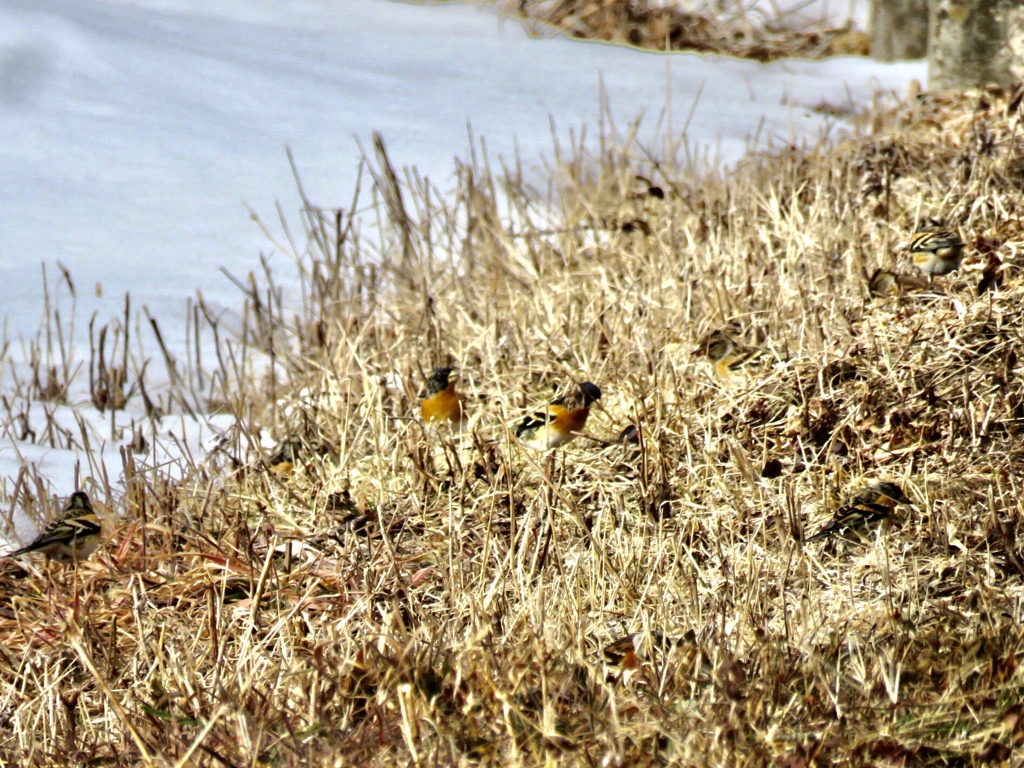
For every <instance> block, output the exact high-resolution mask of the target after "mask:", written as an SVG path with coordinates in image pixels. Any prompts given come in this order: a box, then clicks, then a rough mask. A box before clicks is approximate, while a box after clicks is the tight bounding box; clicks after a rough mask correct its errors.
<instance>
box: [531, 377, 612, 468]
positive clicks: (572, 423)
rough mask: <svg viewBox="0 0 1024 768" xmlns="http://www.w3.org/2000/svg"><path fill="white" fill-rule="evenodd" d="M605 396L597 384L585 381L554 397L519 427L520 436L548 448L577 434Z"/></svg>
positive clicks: (536, 446)
mask: <svg viewBox="0 0 1024 768" xmlns="http://www.w3.org/2000/svg"><path fill="white" fill-rule="evenodd" d="M600 399H601V390H600V389H598V388H597V385H595V384H591V383H590V382H589V381H585V382H583V383H582V384H580V385H579V387H578V388H576V389H575V391H572V392H570V393H569V394H567V395H565V396H564V397H560V398H558V399H557V400H555V401H553V402H552V403H551V405H549V406H548V407H547V408H546V409H545V410H542V411H535V412H533V413H531V414H530V415H529V416H527V417H526V418H525V419H523V422H522V423H521V424H520V425H519V426H518V427H516V437H518V438H519V440H520V442H522V444H523V445H525V446H526V447H527V448H531V449H532V450H535V451H548V450H551V449H552V448H559V447H561V446H563V445H565V444H566V443H568V442H569V441H570V440H572V439H573V438H575V437H576V435H577V434H578V433H579V431H580V430H581V429H583V427H584V426H585V425H586V423H587V417H588V416H589V415H590V406H591V405H593V404H594V403H595V402H597V401H598V400H600Z"/></svg>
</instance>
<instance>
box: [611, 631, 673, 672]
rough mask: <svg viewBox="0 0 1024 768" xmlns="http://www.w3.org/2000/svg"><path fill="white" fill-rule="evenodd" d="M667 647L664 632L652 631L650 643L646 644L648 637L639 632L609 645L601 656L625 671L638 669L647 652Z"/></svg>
mask: <svg viewBox="0 0 1024 768" xmlns="http://www.w3.org/2000/svg"><path fill="white" fill-rule="evenodd" d="M664 645H665V635H664V633H662V632H657V631H652V632H651V633H650V642H649V643H648V642H646V635H645V633H643V632H637V633H636V634H635V635H626V636H625V637H620V638H619V639H618V640H613V641H612V642H610V643H608V645H606V646H605V647H604V648H603V649H602V651H601V654H602V655H603V656H604V660H605V661H606V662H608V663H609V664H614V665H616V666H621V667H622V668H623V669H636V668H637V667H639V666H640V661H641V659H642V657H643V656H644V654H645V652H646V653H650V651H651V650H652V649H653V648H658V647H661V646H664Z"/></svg>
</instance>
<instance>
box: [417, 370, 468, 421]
mask: <svg viewBox="0 0 1024 768" xmlns="http://www.w3.org/2000/svg"><path fill="white" fill-rule="evenodd" d="M452 374H453V371H452V369H451V368H435V369H434V372H433V373H432V374H431V375H430V378H429V379H427V396H426V398H424V400H423V402H421V403H420V413H421V414H422V415H423V421H424V422H425V423H427V424H435V423H438V422H445V421H447V422H448V423H450V424H452V425H453V426H457V427H462V426H464V424H465V419H466V409H465V407H464V405H463V397H462V395H460V394H459V393H458V392H456V391H455V381H456V379H457V378H458V377H457V376H453V375H452Z"/></svg>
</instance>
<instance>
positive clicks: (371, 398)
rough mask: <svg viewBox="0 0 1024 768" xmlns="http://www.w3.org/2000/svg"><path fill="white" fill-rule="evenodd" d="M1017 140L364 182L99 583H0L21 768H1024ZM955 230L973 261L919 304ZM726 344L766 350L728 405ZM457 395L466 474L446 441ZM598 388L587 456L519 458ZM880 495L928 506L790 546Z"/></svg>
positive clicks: (964, 134) (86, 569)
mask: <svg viewBox="0 0 1024 768" xmlns="http://www.w3.org/2000/svg"><path fill="white" fill-rule="evenodd" d="M1020 104H1021V94H1020V93H1019V92H1017V93H1012V92H1004V91H987V92H984V93H975V94H969V95H966V96H962V97H949V98H946V99H943V98H936V97H932V96H929V95H921V96H919V97H917V98H915V99H912V100H911V101H909V102H908V103H905V104H902V105H900V106H898V107H897V108H895V109H890V110H882V109H878V110H876V111H875V112H873V113H872V114H870V115H867V116H865V118H864V122H863V125H862V128H861V129H860V130H859V132H858V135H854V136H850V137H847V138H845V139H842V140H840V141H838V142H835V143H833V144H830V145H822V146H818V147H811V148H809V149H806V150H805V149H796V148H791V149H785V150H783V151H780V152H777V153H774V154H762V155H756V156H750V157H748V158H747V159H746V160H744V161H743V162H742V163H741V164H740V165H739V166H738V167H737V168H736V169H734V171H733V172H731V173H729V174H728V175H727V176H720V175H717V174H714V173H710V174H706V175H705V176H703V177H700V178H698V177H697V176H695V175H694V174H692V173H689V172H687V171H686V170H685V169H684V168H681V167H679V166H677V165H674V164H673V163H672V161H671V159H670V158H665V159H663V160H662V161H661V162H654V161H653V160H652V159H651V155H650V153H649V151H648V150H646V149H645V148H643V147H640V146H638V145H637V144H636V143H635V142H634V141H632V140H630V138H629V137H628V136H625V137H620V138H619V139H617V140H614V139H613V137H612V136H610V135H606V136H604V137H602V138H601V140H600V146H590V147H588V148H586V149H584V148H581V147H564V146H563V147H562V148H561V150H560V152H559V154H558V157H557V162H556V163H555V165H556V167H555V176H554V179H555V181H554V182H553V184H552V187H551V189H549V190H547V191H546V192H544V193H539V192H537V191H535V190H531V189H529V188H527V187H526V186H525V185H524V184H523V183H522V182H521V180H520V174H519V172H518V169H516V168H502V169H501V170H500V172H499V171H498V169H496V168H491V167H490V166H489V165H488V161H487V159H486V157H484V156H483V155H482V154H481V155H478V156H476V157H470V158H468V159H467V161H466V163H465V164H464V165H463V166H461V167H460V172H459V184H458V189H457V191H456V192H455V193H453V194H451V195H440V194H438V193H436V192H435V191H433V190H428V189H426V188H425V187H424V185H423V184H422V183H421V182H420V181H419V180H417V179H415V178H414V177H412V176H409V175H404V174H402V173H401V172H400V171H398V170H396V169H394V168H393V167H392V166H391V164H390V163H389V161H388V159H387V155H386V149H385V147H384V145H383V143H382V142H378V143H377V145H376V146H375V149H374V151H373V153H372V154H371V156H370V157H369V158H368V162H367V173H366V174H365V175H364V183H363V187H362V189H361V191H360V192H359V194H358V196H357V197H356V199H354V201H353V202H352V203H351V204H350V205H349V206H348V207H345V208H344V209H338V210H324V209H318V208H314V207H313V206H312V205H310V206H309V207H308V208H307V209H306V211H305V215H304V219H303V222H302V225H303V226H302V228H303V232H299V231H298V227H293V230H292V231H293V236H292V238H291V240H290V241H289V242H285V243H283V244H281V245H280V247H281V249H282V250H284V251H285V252H288V251H290V250H292V249H294V254H295V260H296V265H297V267H298V270H299V280H300V282H301V286H302V291H303V301H302V306H301V308H298V309H296V308H295V307H294V306H289V305H288V303H287V302H285V301H282V300H281V295H282V294H281V290H280V289H281V286H279V285H275V284H273V282H272V281H269V280H268V278H267V275H266V274H264V275H263V276H262V277H259V276H256V277H253V278H252V279H251V280H250V281H249V282H248V283H246V284H245V287H246V291H247V296H246V303H247V311H246V320H247V332H246V336H245V338H244V339H241V340H239V339H235V338H229V337H228V336H227V334H226V333H221V332H220V331H219V330H218V329H217V328H216V326H215V325H214V326H212V327H210V328H208V331H209V332H210V333H213V332H214V331H218V332H217V338H218V342H217V347H216V354H215V355H214V356H213V358H210V357H209V356H208V357H207V358H206V366H207V368H206V370H207V371H208V374H207V378H206V379H205V384H204V385H203V386H205V389H200V390H199V391H203V392H205V393H206V394H205V395H204V399H205V406H206V407H207V408H208V409H210V410H211V411H219V412H223V413H230V414H232V415H233V416H234V418H235V427H234V428H233V429H231V430H229V431H228V432H227V433H225V435H224V436H223V439H222V440H221V442H220V444H219V445H218V446H217V448H216V449H215V450H213V451H211V453H210V454H209V456H207V457H206V458H205V459H204V460H203V461H201V462H199V461H197V462H195V463H194V464H192V465H190V466H189V467H186V468H185V471H184V475H185V476H184V478H183V479H181V480H171V479H170V478H169V477H168V476H167V474H166V473H165V472H163V471H162V470H160V469H159V468H157V469H154V468H147V467H145V466H142V465H141V464H138V465H137V464H136V460H135V459H134V458H133V454H132V452H131V451H126V452H125V478H124V487H125V489H126V490H125V492H124V494H123V498H120V499H119V500H118V501H117V503H111V504H109V505H107V508H106V509H105V512H106V529H107V530H106V534H105V535H106V539H105V543H104V546H103V548H102V550H101V551H100V552H99V553H97V554H96V555H94V556H93V557H92V558H91V559H90V560H89V561H87V562H85V563H82V564H81V565H79V566H78V567H77V568H62V567H60V566H58V565H52V566H47V565H46V564H45V563H43V562H42V561H40V560H33V559H32V558H22V559H21V560H20V561H17V562H14V561H4V562H3V565H2V571H0V595H2V597H0V601H2V607H0V754H2V755H3V758H4V759H3V763H4V764H12V765H14V764H16V765H24V766H37V765H39V766H41V765H56V764H73V765H112V766H135V765H156V766H236V767H241V766H297V765H416V766H434V765H452V766H454V765H476V764H480V765H522V766H533V765H541V764H543V765H548V764H550V765H590V766H620V765H621V766H648V765H680V766H734V765H735V766H767V765H779V766H787V767H788V768H799V767H802V766H824V765H906V766H909V765H934V766H950V765H953V766H968V765H981V764H992V765H1015V764H1019V763H1015V762H1014V759H1016V760H1017V761H1019V760H1020V759H1021V749H1020V747H1019V745H1020V744H1021V743H1022V742H1024V719H1022V714H1024V710H1022V708H1021V704H1020V702H1021V699H1022V677H1021V673H1020V672H1018V659H1019V658H1020V657H1021V654H1022V653H1024V649H1022V647H1021V638H1022V629H1021V626H1022V625H1021V618H1022V617H1021V613H1022V609H1024V606H1022V597H1024V552H1022V551H1021V547H1020V546H1018V544H1017V541H1016V534H1017V531H1018V530H1019V529H1020V521H1021V485H1022V483H1024V477H1022V475H1021V473H1020V471H1019V468H1020V466H1021V462H1022V460H1024V381H1022V379H1021V369H1020V360H1019V355H1020V353H1019V352H1018V350H1020V349H1021V343H1022V337H1024V322H1022V319H1024V318H1022V314H1024V281H1022V274H1021V269H1020V266H1021V264H1022V263H1024V262H1022V257H1021V255H1020V254H1019V252H1018V251H1019V247H1020V244H1021V243H1022V242H1024V234H1022V225H1021V220H1022V213H1024V210H1022V200H1024V197H1022V188H1024V139H1022V138H1021V137H1020V131H1019V128H1018V126H1019V115H1020ZM596 143H597V142H595V144H596ZM639 177H642V178H639ZM356 213H358V214H359V215H358V216H356V215H355V214H356ZM929 215H934V216H941V217H942V218H944V219H945V222H946V223H947V224H948V225H951V226H953V227H955V228H956V229H957V230H958V231H959V232H960V234H961V235H962V237H963V240H964V242H965V243H966V249H965V259H964V264H963V266H962V268H961V269H960V271H959V273H957V274H954V275H951V276H948V277H941V278H937V279H935V280H934V281H933V282H932V283H931V284H929V283H928V282H927V281H926V280H923V279H921V277H920V276H919V275H917V274H915V272H916V270H915V267H914V266H913V263H912V261H911V259H910V256H909V254H908V253H907V252H906V250H905V249H901V244H902V243H904V242H905V241H906V240H907V239H908V238H909V236H910V233H911V232H912V231H913V228H914V223H915V222H916V221H917V220H918V219H919V218H922V217H925V216H929ZM360 222H361V223H360ZM293 224H294V222H293ZM371 224H373V225H375V226H379V232H376V233H374V238H373V240H372V241H371V239H369V238H368V237H367V236H366V232H367V231H368V230H369V229H370V225H371ZM364 230H365V231H364ZM307 239H308V246H306V245H305V244H304V241H305V240H307ZM293 243H294V244H293ZM878 267H884V268H887V269H890V270H893V271H894V272H895V273H897V275H898V277H897V278H896V280H895V283H894V285H893V286H892V290H891V295H888V296H883V297H873V296H872V295H871V294H870V293H869V290H868V279H869V277H870V276H871V275H872V273H873V272H874V270H875V269H876V268H878ZM211 322H212V321H211ZM721 328H727V329H729V332H730V333H731V334H732V336H733V337H734V338H735V339H736V341H738V342H741V343H742V344H744V345H748V346H751V347H756V348H758V349H760V350H762V351H763V354H762V355H761V356H760V358H758V359H756V360H754V361H752V362H751V363H750V364H748V365H746V366H744V367H743V368H742V369H740V370H739V371H737V372H735V373H733V374H730V375H729V376H728V377H725V378H722V377H719V376H717V375H716V374H715V372H714V370H713V367H712V366H711V365H710V364H709V363H708V361H707V360H706V359H704V358H703V357H702V356H701V355H700V354H694V350H695V349H696V348H697V346H698V344H699V342H700V340H701V339H702V338H704V337H705V336H706V334H707V333H708V332H710V331H712V330H714V329H721ZM211 359H212V360H213V362H211ZM441 365H452V366H455V367H457V368H458V369H459V372H460V379H459V388H460V391H461V392H462V393H463V394H464V396H465V398H466V410H467V413H468V415H469V417H470V423H469V425H468V426H467V428H466V429H465V430H463V431H461V432H457V431H453V430H450V429H447V428H445V427H440V428H433V427H432V428H430V429H427V428H425V426H424V425H423V423H422V422H421V420H420V417H419V406H418V399H417V398H418V393H419V392H420V390H421V389H422V387H423V384H424V381H425V379H426V377H427V376H428V375H429V374H430V371H431V370H432V369H433V368H434V367H435V366H441ZM582 381H592V382H594V383H596V384H597V385H598V386H600V387H601V389H602V391H603V394H604V396H603V398H602V399H601V400H600V403H599V406H598V407H595V408H594V409H593V412H592V413H591V416H590V420H589V422H588V424H587V426H586V430H585V431H586V433H587V434H588V435H589V436H590V437H579V438H577V439H576V440H575V441H574V442H572V443H570V444H569V445H568V446H567V447H565V448H563V449H559V450H556V451H554V452H551V453H550V454H537V453H534V452H530V451H527V450H525V449H524V448H522V447H521V446H520V445H519V444H518V443H517V441H516V440H515V438H514V437H513V435H512V431H513V430H514V426H515V425H516V424H517V423H518V421H519V420H521V419H522V417H523V414H524V413H527V412H529V410H531V409H533V408H535V407H537V406H538V405H542V404H543V403H545V402H547V401H549V400H550V399H551V398H552V396H553V392H554V390H556V389H558V390H560V391H561V390H564V388H566V387H567V386H570V385H572V384H573V383H579V382H582ZM132 392H133V394H132V395H131V396H132V397H141V396H142V394H141V393H140V392H139V391H138V389H137V388H136V389H135V390H132ZM150 394H151V396H152V393H150ZM182 407H184V406H182V405H181V403H178V404H177V405H175V401H174V400H173V399H172V400H168V401H167V402H165V403H164V409H165V410H170V411H171V412H176V411H179V410H181V408H182ZM631 427H634V428H635V429H634V428H631ZM266 435H271V436H273V437H274V438H275V439H278V440H280V441H282V443H283V444H284V445H285V447H286V450H284V451H283V452H282V454H281V455H280V456H278V457H275V456H272V455H270V454H267V453H266V452H265V451H261V450H260V449H259V446H260V444H261V439H262V438H263V437H264V436H266ZM285 460H287V461H285ZM873 479H885V480H890V481H893V482H896V483H897V484H899V485H900V486H901V487H902V488H903V490H904V491H905V492H906V494H907V495H908V496H909V497H910V499H911V500H912V501H913V504H912V505H901V506H900V507H898V509H897V511H896V513H895V515H894V519H893V521H892V524H891V525H889V526H888V527H885V528H879V529H877V531H870V532H869V534H868V535H867V536H865V537H864V538H863V539H861V540H856V539H850V540H846V539H840V538H826V539H823V540H819V541H814V542H806V541H805V540H806V539H807V538H808V537H809V535H810V534H812V533H814V532H816V531H817V530H818V529H820V528H821V527H822V526H823V525H824V523H825V522H826V521H827V520H828V519H829V518H830V516H831V515H832V513H833V512H834V511H835V509H836V504H837V499H838V498H840V497H842V496H843V495H844V494H846V493H847V492H849V491H850V490H851V489H856V488H859V487H860V486H861V485H862V484H863V483H864V482H866V481H868V480H873ZM100 497H102V496H100ZM114 498H117V497H116V496H114ZM634 634H638V635H639V637H638V640H637V643H636V645H637V646H638V647H637V648H636V652H635V653H628V652H627V651H628V649H625V650H623V652H622V653H620V654H618V658H617V659H616V660H612V661H609V660H606V658H605V654H604V653H603V650H604V649H605V648H606V646H608V645H609V644H611V643H613V642H614V641H617V640H621V639H622V638H623V637H625V636H631V635H634ZM620 650H622V649H621V648H620Z"/></svg>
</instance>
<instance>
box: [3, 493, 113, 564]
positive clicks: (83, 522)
mask: <svg viewBox="0 0 1024 768" xmlns="http://www.w3.org/2000/svg"><path fill="white" fill-rule="evenodd" d="M101 530H102V529H101V527H100V521H99V518H97V517H96V513H95V512H94V511H93V508H92V504H90V503H89V497H88V496H86V495H85V493H83V492H82V491H76V492H75V493H73V494H71V498H70V499H68V503H67V506H66V507H64V514H62V515H61V516H60V517H59V518H57V519H56V520H54V521H53V522H52V523H50V524H49V525H48V526H46V528H45V529H44V530H43V532H42V533H40V534H39V536H38V537H36V539H35V541H33V542H32V543H31V544H28V545H27V546H24V547H22V548H21V549H16V550H15V551H14V552H11V553H9V554H8V555H6V556H7V557H17V556H18V555H24V554H27V553H28V552H42V553H43V554H44V555H46V556H47V557H48V558H50V559H51V560H58V561H60V562H65V563H66V562H74V561H78V560H85V559H86V558H87V557H89V555H91V554H92V553H93V552H95V551H96V548H97V547H98V546H99V545H100V532H101Z"/></svg>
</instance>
